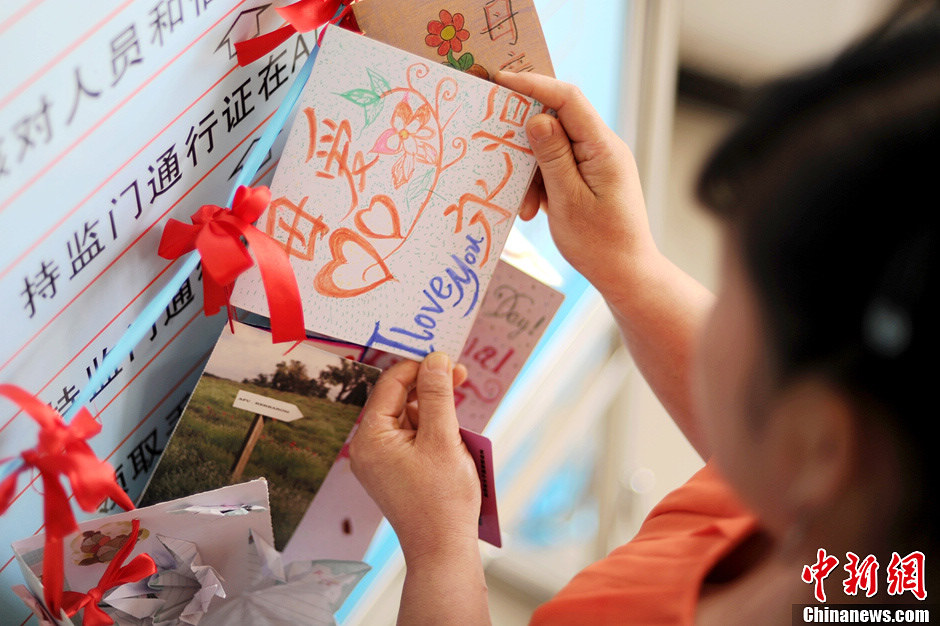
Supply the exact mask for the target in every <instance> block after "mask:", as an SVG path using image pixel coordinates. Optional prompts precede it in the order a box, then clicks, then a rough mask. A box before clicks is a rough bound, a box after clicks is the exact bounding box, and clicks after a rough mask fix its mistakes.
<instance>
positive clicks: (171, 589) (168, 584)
mask: <svg viewBox="0 0 940 626" xmlns="http://www.w3.org/2000/svg"><path fill="white" fill-rule="evenodd" d="M157 539H158V540H159V541H160V543H161V544H162V545H163V547H164V548H165V549H166V551H165V552H161V551H158V550H154V551H153V554H152V555H151V556H153V558H154V560H155V561H156V563H157V573H156V574H154V575H152V576H150V577H149V578H147V579H145V580H142V581H140V582H137V583H130V584H126V585H122V586H120V587H117V588H116V589H114V590H113V591H112V592H111V593H109V594H108V595H106V596H105V597H104V601H105V602H106V603H107V604H108V605H110V606H111V607H112V608H113V610H108V609H106V611H107V612H108V614H109V615H111V617H112V618H114V620H115V622H116V623H119V624H147V625H151V624H152V625H153V626H164V625H167V626H168V625H170V624H191V625H193V626H195V625H196V624H199V623H200V620H201V619H202V618H203V617H204V615H205V613H206V611H208V609H209V604H210V603H211V602H212V598H214V597H216V596H218V597H220V598H224V597H225V590H224V589H223V587H222V578H221V577H220V576H219V574H218V572H217V571H216V570H215V568H213V567H212V566H211V565H204V564H203V563H202V559H201V557H200V556H199V550H198V546H196V544H194V543H192V542H190V541H184V540H182V539H175V538H173V537H164V536H162V535H158V536H157Z"/></svg>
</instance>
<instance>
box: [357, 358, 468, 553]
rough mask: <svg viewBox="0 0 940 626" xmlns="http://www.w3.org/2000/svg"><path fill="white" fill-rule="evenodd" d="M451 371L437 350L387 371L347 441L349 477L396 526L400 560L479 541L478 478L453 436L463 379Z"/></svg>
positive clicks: (457, 436)
mask: <svg viewBox="0 0 940 626" xmlns="http://www.w3.org/2000/svg"><path fill="white" fill-rule="evenodd" d="M454 371H455V370H454V368H453V366H452V365H451V363H450V360H449V359H448V358H447V357H446V355H444V354H442V353H434V354H432V355H430V356H429V357H428V358H427V359H425V360H424V361H423V362H422V363H415V362H413V361H402V362H400V363H396V364H395V365H393V366H391V367H390V368H388V369H387V370H386V371H385V372H384V373H383V374H382V375H381V376H380V377H379V380H378V381H377V382H376V384H375V387H374V389H373V392H372V395H371V396H370V397H369V400H368V401H367V402H366V405H365V407H364V408H363V411H362V420H361V422H360V424H359V428H358V430H357V431H356V435H355V437H354V438H353V440H352V443H351V444H350V458H351V460H352V468H353V472H354V473H355V474H356V477H357V478H358V479H359V481H360V482H361V483H362V485H363V487H365V489H366V491H367V492H369V495H371V496H372V498H373V499H374V500H375V501H376V503H377V504H378V505H379V508H381V509H382V512H383V514H384V515H385V516H386V517H387V518H388V521H389V522H390V523H391V525H392V527H393V528H394V529H395V532H396V533H397V534H398V538H399V541H400V542H401V546H402V551H403V552H404V553H405V558H406V559H408V557H409V555H411V554H415V553H421V554H426V553H428V552H429V551H435V550H438V549H442V550H444V549H447V548H448V546H449V545H451V544H453V543H457V542H459V541H461V540H467V541H466V543H468V544H469V543H470V540H472V543H473V544H474V545H475V543H476V538H477V536H478V527H479V515H480V504H481V502H480V481H479V479H478V474H477V469H476V466H475V463H474V460H473V459H472V458H471V455H470V453H469V452H468V451H467V449H466V448H465V447H464V445H463V443H462V441H461V437H460V434H459V432H458V425H457V417H456V414H455V411H454V395H453V387H454V384H455V382H456V383H459V382H462V381H461V380H455V374H454ZM456 372H457V377H458V378H462V377H463V375H464V374H465V372H464V370H463V368H458V369H457V370H456Z"/></svg>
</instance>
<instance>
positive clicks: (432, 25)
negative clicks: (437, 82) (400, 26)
mask: <svg viewBox="0 0 940 626" xmlns="http://www.w3.org/2000/svg"><path fill="white" fill-rule="evenodd" d="M438 18H439V19H436V20H431V21H429V22H428V34H427V36H426V37H425V38H424V43H426V44H427V45H428V46H430V47H431V48H437V54H438V55H440V56H442V57H445V58H446V59H447V60H446V61H445V62H446V64H447V65H449V66H451V67H452V68H454V69H455V70H460V71H461V72H467V73H468V74H473V75H474V76H479V77H480V78H487V79H488V78H489V77H490V74H489V72H487V71H486V68H484V67H483V66H482V65H480V64H479V63H476V62H475V60H474V58H473V55H472V54H470V52H464V53H463V54H460V53H461V51H462V50H463V44H464V42H465V41H467V40H468V39H470V31H469V30H467V29H466V28H464V26H465V24H466V20H465V19H464V16H463V13H453V14H452V13H451V12H450V11H447V10H445V9H441V12H440V14H439V16H438ZM454 53H457V54H459V55H460V56H456V57H455V56H454Z"/></svg>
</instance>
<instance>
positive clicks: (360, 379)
mask: <svg viewBox="0 0 940 626" xmlns="http://www.w3.org/2000/svg"><path fill="white" fill-rule="evenodd" d="M376 378H378V372H376V371H374V370H366V369H365V368H362V367H359V366H358V364H356V363H354V362H352V361H348V360H346V359H344V360H343V361H342V363H341V364H340V365H327V366H326V367H325V368H324V369H323V371H321V372H320V376H319V377H318V379H319V381H320V383H321V384H323V385H325V386H328V387H339V393H338V394H337V395H336V401H337V402H343V403H345V404H363V403H364V402H365V398H366V396H368V395H369V389H370V388H371V387H372V385H373V384H374V383H375V380H376Z"/></svg>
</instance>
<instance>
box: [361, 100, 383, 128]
mask: <svg viewBox="0 0 940 626" xmlns="http://www.w3.org/2000/svg"><path fill="white" fill-rule="evenodd" d="M384 107H385V100H383V99H382V98H379V99H378V100H377V101H375V102H371V103H369V104H367V105H365V107H363V109H362V111H363V113H365V116H366V126H368V125H369V124H371V123H372V122H374V121H375V120H377V119H378V117H379V116H380V115H382V109H383V108H384Z"/></svg>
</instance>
